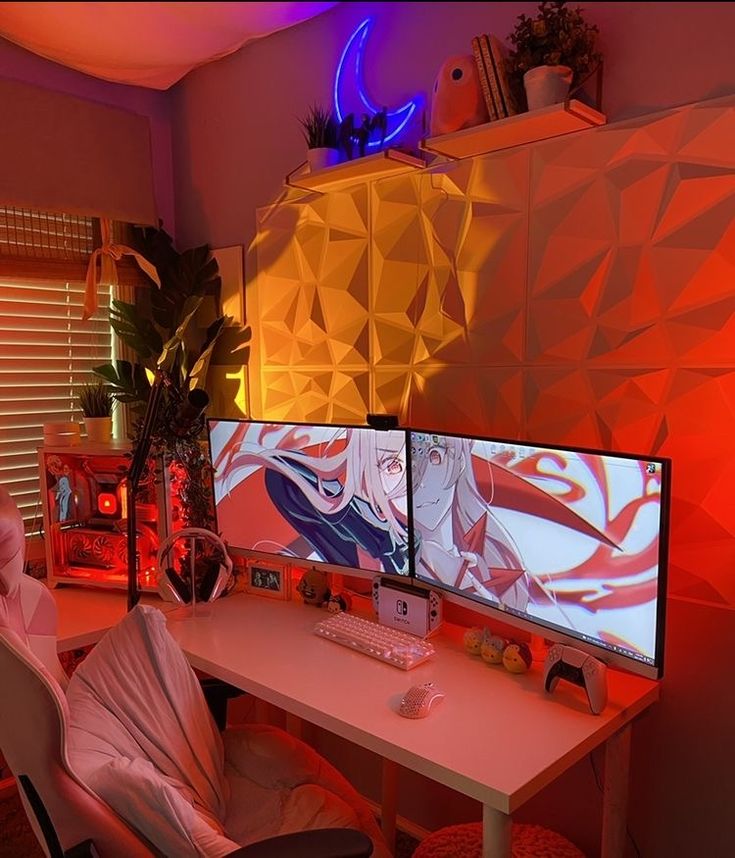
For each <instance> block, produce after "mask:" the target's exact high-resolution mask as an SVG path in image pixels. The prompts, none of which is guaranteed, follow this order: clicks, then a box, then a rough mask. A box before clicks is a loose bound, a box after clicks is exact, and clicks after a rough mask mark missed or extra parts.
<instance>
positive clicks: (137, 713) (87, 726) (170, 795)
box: [67, 605, 237, 856]
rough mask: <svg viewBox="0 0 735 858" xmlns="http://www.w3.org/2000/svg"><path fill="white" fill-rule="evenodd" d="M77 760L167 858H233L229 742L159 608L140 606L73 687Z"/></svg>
mask: <svg viewBox="0 0 735 858" xmlns="http://www.w3.org/2000/svg"><path fill="white" fill-rule="evenodd" d="M67 697H68V701H69V709H70V712H71V725H70V731H69V735H70V740H69V744H70V748H69V756H70V760H71V763H72V765H73V767H74V769H75V770H76V771H77V773H78V774H79V776H80V777H81V779H82V780H83V781H84V782H85V783H87V784H88V785H89V786H90V788H91V789H93V790H94V791H95V792H96V793H97V794H98V795H99V796H100V797H101V798H102V799H104V800H105V801H107V803H108V804H110V805H111V806H112V807H113V808H114V809H115V810H116V811H117V812H118V813H119V814H120V815H121V816H123V817H124V818H125V819H126V820H127V821H128V823H129V824H130V825H131V826H132V827H134V828H136V829H137V830H138V831H139V832H140V833H141V834H143V835H144V836H145V837H147V838H148V840H150V841H151V842H152V843H153V844H154V845H155V846H156V847H158V848H159V849H160V850H161V851H162V852H163V853H164V854H165V855H176V856H189V855H191V856H197V855H209V856H216V855H224V854H226V853H227V852H229V851H232V850H234V849H236V848H237V844H236V843H234V842H233V841H231V840H229V839H228V838H227V837H226V836H222V835H223V828H222V821H223V820H224V818H225V814H226V807H227V799H228V786H227V781H226V780H225V776H224V751H223V747H222V740H221V738H220V735H219V733H218V732H217V728H216V726H215V724H214V721H213V719H212V716H211V714H210V712H209V709H208V707H207V704H206V701H205V699H204V695H203V693H202V690H201V687H200V685H199V682H198V680H197V678H196V676H195V675H194V673H193V671H192V669H191V667H190V666H189V664H188V662H187V661H186V658H185V657H184V655H183V653H182V652H181V650H180V648H179V646H178V645H177V644H176V642H175V641H174V640H173V638H172V637H171V636H170V634H169V633H168V630H167V629H166V621H165V618H164V616H163V614H162V613H161V612H160V611H159V610H158V609H156V608H151V607H147V606H143V605H138V606H137V607H136V608H135V609H134V610H133V611H131V612H130V613H129V614H127V615H126V616H125V618H124V619H123V620H121V622H120V623H118V625H117V626H115V627H114V628H113V629H111V630H110V631H109V632H108V633H107V634H106V635H105V636H104V638H103V639H102V640H101V641H100V643H99V644H98V645H97V646H96V647H95V648H94V649H93V650H92V652H91V653H90V654H89V656H87V658H86V659H85V660H84V661H83V662H82V664H81V665H80V666H79V667H78V668H77V670H76V672H75V673H74V675H73V676H72V678H71V681H70V682H69V689H68V692H67Z"/></svg>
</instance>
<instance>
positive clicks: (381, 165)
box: [286, 149, 426, 193]
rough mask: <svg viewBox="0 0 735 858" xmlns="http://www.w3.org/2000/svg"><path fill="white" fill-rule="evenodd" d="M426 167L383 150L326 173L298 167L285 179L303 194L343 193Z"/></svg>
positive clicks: (402, 154) (404, 155) (417, 160)
mask: <svg viewBox="0 0 735 858" xmlns="http://www.w3.org/2000/svg"><path fill="white" fill-rule="evenodd" d="M425 166H426V162H425V161H424V160H423V158H417V157H416V156H415V155H409V154H408V153H406V152H401V151H400V150H398V149H383V151H382V152H378V153H376V154H375V155H364V156H363V157H362V158H353V160H352V161H345V162H344V163H342V164H335V165H334V166H333V167H325V168H324V169H323V170H316V171H315V172H313V173H310V172H309V168H308V166H307V165H306V164H302V165H301V166H300V167H297V168H296V170H294V171H293V172H292V173H289V175H288V176H287V177H286V184H287V185H288V186H289V187H292V188H299V189H300V190H303V191H317V192H319V193H326V192H328V191H340V190H342V189H343V188H346V187H349V186H350V185H354V184H356V183H358V182H368V181H372V180H373V179H383V178H385V177H386V176H397V175H399V174H401V173H410V172H412V171H413V170H420V169H422V168H423V167H425Z"/></svg>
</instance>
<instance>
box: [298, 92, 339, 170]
mask: <svg viewBox="0 0 735 858" xmlns="http://www.w3.org/2000/svg"><path fill="white" fill-rule="evenodd" d="M299 121H300V122H301V128H302V131H303V134H304V139H305V140H306V145H307V147H308V150H309V151H308V153H307V160H308V162H309V169H310V170H311V171H312V172H313V171H314V170H321V169H322V168H323V167H331V166H332V165H333V164H336V163H337V162H338V161H339V148H338V145H337V128H338V125H337V120H336V119H335V117H334V115H333V114H332V113H331V112H330V111H329V110H325V109H324V108H323V107H321V106H320V105H318V104H314V105H312V106H311V107H310V108H309V110H308V112H307V114H306V116H304V117H303V118H302V119H300V120H299Z"/></svg>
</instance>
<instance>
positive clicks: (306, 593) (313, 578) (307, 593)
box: [296, 566, 332, 608]
mask: <svg viewBox="0 0 735 858" xmlns="http://www.w3.org/2000/svg"><path fill="white" fill-rule="evenodd" d="M296 589H297V590H298V592H299V593H301V598H302V599H303V600H304V604H305V605H316V606H317V607H319V608H321V607H322V606H323V605H326V604H327V603H328V602H329V599H330V597H331V595H332V593H331V591H330V589H329V584H328V583H327V573H326V572H323V571H322V570H321V569H317V568H316V567H315V566H312V567H311V569H307V570H306V572H304V574H303V575H302V576H301V580H300V581H299V583H298V584H297V585H296Z"/></svg>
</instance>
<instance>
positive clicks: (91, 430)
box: [79, 381, 115, 444]
mask: <svg viewBox="0 0 735 858" xmlns="http://www.w3.org/2000/svg"><path fill="white" fill-rule="evenodd" d="M114 404H115V400H114V398H113V396H112V393H111V392H110V389H109V388H108V386H107V385H106V384H105V383H104V382H102V381H100V382H96V383H94V384H85V385H84V386H83V387H82V388H81V390H80V391H79V407H80V408H81V409H82V415H83V417H84V425H85V427H86V429H87V440H88V441H91V442H93V443H96V444H107V443H108V442H109V441H110V439H111V438H112V408H113V405H114Z"/></svg>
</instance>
